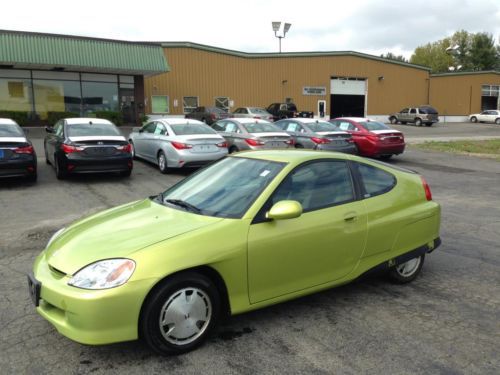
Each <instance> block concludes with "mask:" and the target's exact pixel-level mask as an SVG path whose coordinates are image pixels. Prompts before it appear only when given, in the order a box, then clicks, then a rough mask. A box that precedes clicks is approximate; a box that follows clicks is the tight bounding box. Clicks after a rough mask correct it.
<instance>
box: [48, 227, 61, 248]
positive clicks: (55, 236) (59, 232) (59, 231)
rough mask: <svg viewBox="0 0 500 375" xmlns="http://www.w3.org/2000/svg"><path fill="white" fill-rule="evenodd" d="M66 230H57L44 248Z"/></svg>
mask: <svg viewBox="0 0 500 375" xmlns="http://www.w3.org/2000/svg"><path fill="white" fill-rule="evenodd" d="M65 229H66V228H61V229H59V230H58V231H57V232H56V233H54V234H53V235H52V237H50V240H49V242H47V246H45V248H48V247H49V246H50V244H51V243H52V242H53V241H54V240H55V239H56V238H57V237H58V236H59V235H60V234H61V233H62V232H63V231H64V230H65Z"/></svg>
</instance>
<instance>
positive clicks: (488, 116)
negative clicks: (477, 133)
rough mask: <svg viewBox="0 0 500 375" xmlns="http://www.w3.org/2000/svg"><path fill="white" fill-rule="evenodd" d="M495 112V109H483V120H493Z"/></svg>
mask: <svg viewBox="0 0 500 375" xmlns="http://www.w3.org/2000/svg"><path fill="white" fill-rule="evenodd" d="M495 119H496V112H495V111H485V116H484V120H482V121H485V122H495Z"/></svg>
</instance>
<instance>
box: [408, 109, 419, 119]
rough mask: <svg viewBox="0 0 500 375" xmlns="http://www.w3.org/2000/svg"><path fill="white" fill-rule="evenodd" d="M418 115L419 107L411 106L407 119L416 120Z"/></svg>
mask: <svg viewBox="0 0 500 375" xmlns="http://www.w3.org/2000/svg"><path fill="white" fill-rule="evenodd" d="M416 117H417V109H416V108H410V111H409V113H408V117H407V120H406V121H408V122H415V119H416Z"/></svg>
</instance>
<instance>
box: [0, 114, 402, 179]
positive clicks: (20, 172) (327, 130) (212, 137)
mask: <svg viewBox="0 0 500 375" xmlns="http://www.w3.org/2000/svg"><path fill="white" fill-rule="evenodd" d="M3 123H4V124H3V125H2V127H1V129H0V131H1V132H0V140H1V143H0V166H2V168H1V169H0V176H9V177H11V176H26V177H28V178H30V179H31V180H36V154H35V150H34V148H33V146H32V145H31V143H30V142H29V141H28V139H27V138H26V137H25V135H24V133H23V130H22V129H21V128H20V127H19V126H18V125H17V124H16V123H15V122H13V121H11V120H3ZM46 131H47V135H46V137H45V139H44V154H45V160H46V163H47V164H50V165H52V166H53V168H54V170H55V173H56V177H57V178H58V179H64V178H66V177H68V176H69V175H71V174H83V173H103V172H105V173H118V174H120V175H122V176H124V177H128V176H130V174H131V172H132V168H133V159H134V158H140V159H143V160H146V161H148V162H150V163H153V164H156V165H157V166H158V168H159V170H160V172H161V173H167V172H168V171H169V170H171V169H178V168H184V167H201V166H203V165H205V164H208V163H210V162H213V161H215V160H218V159H221V158H223V157H224V156H226V155H227V154H228V153H234V152H238V151H244V150H265V149H287V148H305V149H312V150H320V151H336V152H344V153H348V154H359V155H362V156H369V157H380V158H390V157H391V156H392V155H397V154H400V153H402V152H403V151H404V148H405V142H404V136H403V134H402V133H401V132H399V131H397V130H394V129H391V128H389V127H388V126H387V125H385V124H382V123H380V122H377V121H373V120H370V119H366V118H340V119H334V120H330V121H329V122H328V121H323V120H316V119H312V118H285V119H281V120H279V121H276V122H274V123H272V122H269V121H266V120H262V119H255V118H250V117H242V118H225V119H220V120H218V121H216V122H214V123H213V124H212V125H211V126H209V125H207V124H206V123H203V122H201V121H197V120H193V119H182V118H164V119H157V120H152V121H149V122H148V123H146V124H145V125H144V126H142V127H141V128H139V129H134V130H133V131H132V133H130V134H129V136H128V137H127V138H125V137H124V136H122V135H121V133H120V131H119V129H118V128H117V127H116V126H115V125H114V124H113V123H111V122H110V121H108V120H104V119H97V118H68V119H62V120H60V121H58V122H57V123H56V124H55V125H54V126H53V127H47V128H46Z"/></svg>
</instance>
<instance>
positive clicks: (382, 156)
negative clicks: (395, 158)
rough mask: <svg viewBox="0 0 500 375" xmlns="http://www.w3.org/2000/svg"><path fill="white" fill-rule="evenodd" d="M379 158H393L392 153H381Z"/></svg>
mask: <svg viewBox="0 0 500 375" xmlns="http://www.w3.org/2000/svg"><path fill="white" fill-rule="evenodd" d="M379 158H380V159H382V160H389V159H390V158H392V154H387V155H380V156H379Z"/></svg>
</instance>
